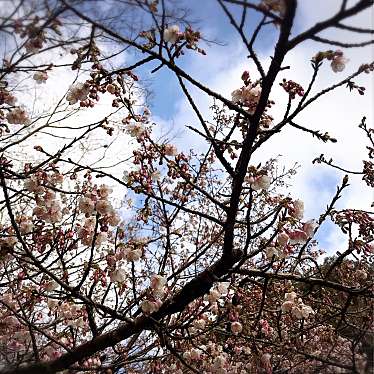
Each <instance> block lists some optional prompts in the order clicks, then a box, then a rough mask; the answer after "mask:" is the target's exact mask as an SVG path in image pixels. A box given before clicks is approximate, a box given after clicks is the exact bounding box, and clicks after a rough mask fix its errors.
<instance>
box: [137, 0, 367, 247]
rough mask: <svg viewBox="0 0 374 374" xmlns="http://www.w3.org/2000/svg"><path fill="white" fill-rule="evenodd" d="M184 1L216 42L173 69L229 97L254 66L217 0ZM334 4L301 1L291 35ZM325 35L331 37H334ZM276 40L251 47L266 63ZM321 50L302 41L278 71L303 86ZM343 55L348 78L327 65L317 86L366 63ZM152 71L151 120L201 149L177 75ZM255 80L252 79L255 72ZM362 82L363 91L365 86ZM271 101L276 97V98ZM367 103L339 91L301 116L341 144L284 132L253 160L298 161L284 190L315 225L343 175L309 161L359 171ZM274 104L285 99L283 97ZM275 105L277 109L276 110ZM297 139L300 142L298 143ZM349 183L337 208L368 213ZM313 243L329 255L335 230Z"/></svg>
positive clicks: (270, 31)
mask: <svg viewBox="0 0 374 374" xmlns="http://www.w3.org/2000/svg"><path fill="white" fill-rule="evenodd" d="M185 3H187V4H188V6H189V7H190V8H191V9H192V13H191V18H192V19H193V20H197V21H198V23H197V25H198V27H197V28H198V29H199V30H200V31H201V32H202V34H203V35H204V37H205V38H206V39H208V40H216V41H217V42H218V44H216V43H202V44H201V46H202V47H203V48H204V49H205V50H206V52H207V56H197V55H196V54H195V53H191V52H190V53H187V55H186V56H182V57H181V58H180V59H178V60H177V64H178V65H179V66H180V67H182V68H183V69H185V70H186V71H187V72H188V73H190V74H191V75H192V76H193V77H194V78H196V79H198V80H199V81H201V82H202V83H205V84H207V85H209V86H210V87H213V88H214V89H215V90H216V91H217V92H219V93H222V94H223V95H224V96H226V97H228V98H229V97H230V92H231V91H232V88H238V87H239V86H240V75H241V72H242V71H243V70H244V69H243V68H245V69H247V68H248V69H249V70H250V72H251V74H252V72H254V69H252V70H251V65H249V64H248V67H247V65H246V64H247V61H248V60H247V59H246V55H247V53H246V52H247V51H246V50H245V49H244V48H243V46H242V43H241V42H240V37H239V36H238V34H237V32H236V31H235V30H234V28H233V27H232V26H231V25H230V22H229V20H228V18H227V16H226V15H225V14H224V12H223V10H222V9H221V8H220V6H219V5H218V3H217V2H216V1H215V0H206V1H195V0H194V1H188V2H185ZM311 3H313V4H311ZM339 5H340V1H338V0H329V1H327V2H326V1H325V2H324V1H322V0H316V1H313V2H305V1H299V8H298V12H297V16H296V22H295V27H294V30H293V33H294V34H297V33H299V32H301V31H303V30H304V29H306V28H308V27H310V25H312V24H313V22H316V21H318V20H321V19H324V18H326V17H328V16H330V15H331V14H333V13H334V11H335V10H336V9H337V7H338V6H339ZM230 9H231V10H233V14H234V15H235V16H236V17H237V19H238V18H239V17H240V13H239V10H240V9H241V8H240V7H238V6H230ZM370 17H371V16H370V15H369V14H368V13H366V15H364V16H363V17H361V18H359V19H357V18H356V19H355V21H356V22H357V24H359V25H361V26H362V24H363V21H364V22H365V21H366V23H367V22H368V21H370ZM258 20H259V17H258V15H257V13H256V12H253V11H250V12H249V14H248V21H249V22H248V23H247V24H248V27H247V32H248V33H249V32H250V31H251V29H253V27H254V25H256V24H257V22H258ZM199 21H200V22H199ZM353 24H354V23H353ZM369 25H370V22H369V24H368V26H369ZM332 33H333V34H334V38H335V37H337V38H338V39H339V38H340V39H343V40H345V37H346V35H345V34H344V32H339V31H337V30H333V31H332ZM329 35H331V32H330V34H329ZM276 37H277V30H276V29H275V27H273V26H267V28H266V31H265V32H263V33H261V34H260V37H259V39H258V41H257V43H256V45H255V47H256V51H257V54H258V55H259V57H260V58H261V59H263V61H264V62H265V65H266V62H268V61H269V56H270V55H271V53H272V48H273V46H274V41H275V40H276ZM350 37H351V36H350ZM353 37H355V36H353ZM326 49H329V46H324V45H321V44H317V43H306V44H305V46H301V47H300V48H298V49H297V50H296V51H295V52H294V53H291V56H290V58H289V59H288V60H287V63H288V62H289V63H290V65H291V69H290V71H289V72H287V75H286V74H282V73H281V74H280V75H279V77H278V78H279V79H281V78H283V76H287V77H288V79H294V80H295V81H298V82H300V83H302V84H303V85H304V87H305V85H306V84H307V82H308V80H309V79H310V74H311V69H310V62H309V60H310V58H311V57H312V56H313V55H315V54H316V52H318V51H319V50H326ZM346 54H347V56H348V57H349V58H350V60H351V61H350V65H349V66H348V68H347V72H344V76H343V74H342V75H341V76H338V75H334V74H333V73H332V72H331V69H329V67H328V66H325V67H324V70H323V72H322V73H321V77H320V78H319V80H318V81H317V84H316V87H318V88H324V87H326V86H327V85H330V84H332V83H334V82H336V80H337V79H339V80H340V79H343V78H344V77H345V75H347V74H348V73H349V72H350V71H354V70H353V69H355V68H356V67H357V65H358V64H361V63H362V62H367V59H366V57H369V54H370V53H368V49H366V50H363V51H359V53H357V50H347V51H346ZM365 59H366V60H365ZM149 70H150V69H149V67H145V69H142V73H144V74H145V76H146V77H149V78H150V80H151V82H152V84H151V88H152V90H153V93H154V95H153V98H152V100H151V101H150V103H151V111H152V113H153V115H154V117H155V118H156V119H157V120H158V122H161V123H163V126H165V127H166V128H167V129H171V130H172V133H175V134H178V135H177V142H179V145H180V146H183V147H184V146H185V147H186V148H188V147H193V146H194V145H195V146H199V144H194V143H193V142H192V143H191V139H194V138H191V136H190V133H189V132H187V131H186V130H184V125H186V124H197V121H196V118H195V117H194V114H193V113H192V111H191V110H190V109H188V103H186V101H185V99H184V97H183V93H182V92H181V90H180V88H179V86H178V82H177V80H176V78H175V76H174V75H173V73H171V72H170V71H168V70H167V69H166V68H163V69H161V70H160V71H158V72H157V73H156V74H154V77H153V76H152V75H150V74H149ZM253 76H255V73H253ZM365 83H366V85H367V81H366V82H365ZM235 84H236V85H237V86H235ZM369 88H370V87H369ZM191 92H192V93H193V95H194V98H195V100H196V101H197V102H198V103H199V104H201V105H200V108H201V110H202V112H203V113H204V115H206V116H207V115H209V114H208V109H207V107H208V106H209V104H211V101H209V99H206V98H205V97H204V95H201V93H199V92H198V91H197V90H194V89H193V90H192V91H191ZM275 94H276V95H281V93H280V91H279V90H277V89H275ZM276 97H277V99H278V96H276ZM371 97H372V92H371V91H370V90H369V91H368V92H367V95H366V97H365V98H357V97H353V98H352V95H349V94H348V93H347V92H346V90H344V89H341V90H340V91H339V92H338V93H337V95H336V98H335V99H334V98H333V97H329V98H327V99H325V100H322V103H321V104H318V105H316V107H315V108H312V109H311V110H310V111H309V112H308V111H307V112H306V114H305V115H302V116H301V119H302V122H301V124H303V125H306V126H307V127H310V128H316V129H322V130H323V129H327V130H328V131H329V132H330V133H331V134H332V135H341V138H342V140H343V142H342V143H340V142H339V143H338V144H337V145H325V144H320V143H318V142H317V141H316V140H315V139H314V138H308V137H307V136H304V135H302V134H300V133H298V132H295V131H292V130H287V131H285V134H283V135H281V136H279V137H278V138H277V139H276V140H275V141H273V142H270V145H269V146H267V147H264V153H263V154H262V155H261V156H260V157H259V158H258V159H259V161H262V162H265V161H266V160H267V159H268V158H270V157H274V156H277V155H278V154H282V155H283V158H281V160H280V163H281V164H282V162H284V163H285V164H286V165H290V164H291V162H292V163H293V162H295V161H298V162H299V164H300V165H301V168H300V172H299V173H298V175H297V176H296V177H295V181H294V185H293V186H292V187H291V188H290V189H289V192H290V194H291V195H292V196H293V197H294V198H302V199H303V200H304V201H305V204H306V218H307V219H310V218H317V219H318V217H319V215H320V214H321V213H322V212H323V210H324V208H325V207H326V205H327V204H328V202H329V199H330V198H331V197H332V196H333V195H334V193H335V191H336V186H337V184H339V183H340V181H341V178H342V177H343V174H342V173H339V172H336V171H334V170H332V169H328V168H326V167H323V166H318V165H317V166H313V165H312V164H311V161H312V160H313V159H314V158H315V157H317V156H319V154H321V153H325V154H326V155H327V156H333V157H334V160H336V161H337V163H338V164H340V165H344V163H345V165H347V163H348V166H351V167H352V168H353V170H357V168H360V167H361V161H360V157H363V155H364V153H362V149H363V146H362V144H363V143H362V141H363V140H364V137H362V136H361V135H360V132H359V131H357V124H358V123H359V120H360V118H361V117H360V116H361V115H368V116H369V117H370V116H371V113H372V111H371V110H370V109H369V108H370V104H369V103H370V101H371ZM279 100H280V101H282V99H281V98H280V99H279ZM352 102H353V104H352ZM355 103H356V104H355ZM349 105H353V106H352V108H355V109H358V108H362V110H360V111H358V110H357V113H355V114H354V110H349V111H348V110H347V113H345V108H346V109H348V108H349ZM279 107H281V106H280V105H279ZM283 108H284V107H282V110H283ZM348 112H349V113H348ZM332 119H333V120H336V122H339V125H337V123H334V121H332ZM300 135H301V136H302V137H303V139H301V138H300ZM304 138H305V139H304ZM339 140H340V138H339ZM284 144H287V146H288V148H287V149H285V146H284ZM348 145H350V148H351V152H352V156H353V155H357V160H356V159H355V157H350V158H349V157H347V149H348V148H347V146H348ZM291 147H292V149H291ZM358 170H359V169H358ZM352 182H354V183H353V185H354V187H353V188H352V189H351V191H350V192H349V193H347V195H345V197H344V198H343V199H342V200H341V201H339V203H338V206H339V207H340V208H343V207H346V206H351V207H352V205H353V206H355V204H356V205H358V206H359V207H360V208H364V209H365V208H368V207H369V205H370V203H371V201H372V197H373V195H372V192H370V191H369V190H367V189H365V188H364V189H362V190H361V188H362V185H361V184H360V181H359V178H353V180H352ZM358 191H362V193H361V192H360V194H361V196H358V195H357V194H358ZM317 239H318V240H319V243H320V246H321V247H322V248H326V249H328V250H329V252H330V253H331V251H332V250H334V249H335V248H336V246H339V245H341V244H342V243H343V238H342V236H341V235H340V233H339V230H338V229H337V228H336V227H335V226H334V225H332V224H331V223H327V224H325V225H324V226H323V227H322V228H321V229H320V231H319V233H318V234H317Z"/></svg>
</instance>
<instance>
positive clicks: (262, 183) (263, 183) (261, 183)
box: [251, 175, 271, 191]
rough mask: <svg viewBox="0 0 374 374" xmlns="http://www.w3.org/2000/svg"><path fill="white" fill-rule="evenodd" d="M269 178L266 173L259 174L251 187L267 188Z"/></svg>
mask: <svg viewBox="0 0 374 374" xmlns="http://www.w3.org/2000/svg"><path fill="white" fill-rule="evenodd" d="M270 184H271V179H270V177H268V176H267V175H260V176H258V177H256V178H255V180H254V182H253V183H252V185H251V187H252V188H253V189H254V190H255V191H258V190H267V189H268V188H269V187H270Z"/></svg>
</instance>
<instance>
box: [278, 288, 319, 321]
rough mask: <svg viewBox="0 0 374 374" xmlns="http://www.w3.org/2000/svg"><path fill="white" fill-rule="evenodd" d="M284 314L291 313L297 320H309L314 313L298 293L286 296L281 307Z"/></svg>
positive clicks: (290, 293) (288, 293) (289, 293)
mask: <svg viewBox="0 0 374 374" xmlns="http://www.w3.org/2000/svg"><path fill="white" fill-rule="evenodd" d="M281 310H282V312H283V313H287V312H291V314H292V315H293V316H294V317H295V318H297V319H302V318H305V319H306V318H308V317H309V315H310V314H313V313H314V311H313V309H312V308H311V307H310V306H309V305H305V304H304V303H303V301H302V299H301V298H298V297H297V294H296V292H294V291H292V292H287V293H286V294H285V295H284V302H283V304H282V306H281Z"/></svg>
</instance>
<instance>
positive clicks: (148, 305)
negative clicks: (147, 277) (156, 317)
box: [141, 300, 161, 314]
mask: <svg viewBox="0 0 374 374" xmlns="http://www.w3.org/2000/svg"><path fill="white" fill-rule="evenodd" d="M160 306H161V302H157V301H150V300H144V301H143V302H142V303H141V308H142V311H143V313H144V314H152V313H154V312H157V311H158V310H159V308H160Z"/></svg>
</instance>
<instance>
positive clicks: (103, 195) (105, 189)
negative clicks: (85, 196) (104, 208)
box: [99, 184, 113, 199]
mask: <svg viewBox="0 0 374 374" xmlns="http://www.w3.org/2000/svg"><path fill="white" fill-rule="evenodd" d="M112 192H113V190H112V189H111V188H110V187H108V186H107V185H106V184H102V185H101V186H100V188H99V193H100V197H101V198H102V199H106V198H107V197H108V196H109V195H110V194H111V193H112Z"/></svg>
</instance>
